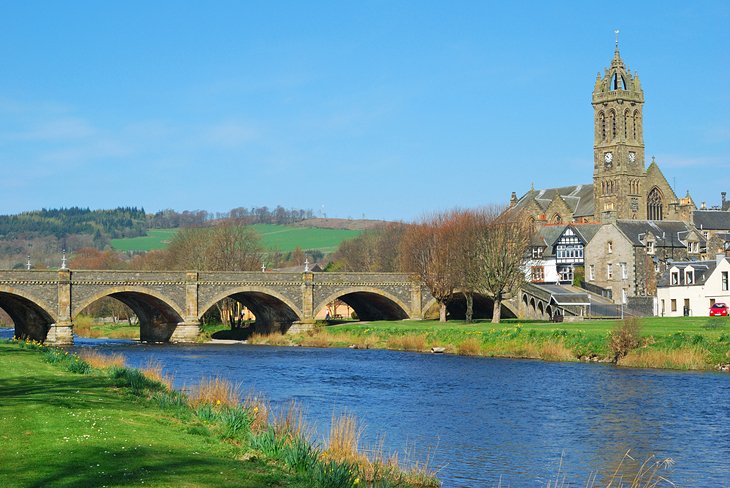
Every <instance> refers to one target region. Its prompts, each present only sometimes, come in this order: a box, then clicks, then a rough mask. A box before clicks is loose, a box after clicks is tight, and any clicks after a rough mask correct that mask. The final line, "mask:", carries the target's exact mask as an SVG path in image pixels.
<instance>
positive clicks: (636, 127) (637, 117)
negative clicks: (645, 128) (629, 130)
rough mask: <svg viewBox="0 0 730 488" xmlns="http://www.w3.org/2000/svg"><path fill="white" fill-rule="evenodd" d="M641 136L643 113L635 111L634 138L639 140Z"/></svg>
mask: <svg viewBox="0 0 730 488" xmlns="http://www.w3.org/2000/svg"><path fill="white" fill-rule="evenodd" d="M640 138H641V115H640V114H639V111H638V110H636V111H634V139H635V140H637V141H638V140H639V139H640Z"/></svg>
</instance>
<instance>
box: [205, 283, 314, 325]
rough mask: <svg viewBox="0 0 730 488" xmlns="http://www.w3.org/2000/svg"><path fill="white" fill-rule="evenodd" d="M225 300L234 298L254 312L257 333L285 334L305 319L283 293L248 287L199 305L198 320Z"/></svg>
mask: <svg viewBox="0 0 730 488" xmlns="http://www.w3.org/2000/svg"><path fill="white" fill-rule="evenodd" d="M224 298H232V299H234V300H236V301H237V302H239V303H241V304H243V305H244V306H245V307H247V308H248V309H249V310H251V312H253V314H254V315H255V316H256V323H255V325H254V328H255V332H260V333H270V332H281V333H284V332H286V331H287V330H288V329H289V327H290V326H291V324H292V323H294V322H297V321H301V320H302V319H303V318H304V314H303V313H302V311H301V309H300V308H299V307H298V306H297V305H296V304H295V303H294V302H293V301H292V300H291V299H289V298H287V297H285V296H284V295H282V294H281V293H278V292H276V291H274V290H272V289H270V288H266V287H263V286H250V285H248V286H240V287H235V288H229V289H227V290H225V291H222V292H220V293H218V294H216V295H214V296H213V297H212V298H210V299H208V300H207V301H206V302H204V303H200V304H198V317H197V318H198V320H200V319H201V318H202V317H203V315H204V314H205V312H207V311H208V310H209V309H210V308H212V307H213V306H214V305H215V304H216V303H218V302H219V301H221V300H223V299H224Z"/></svg>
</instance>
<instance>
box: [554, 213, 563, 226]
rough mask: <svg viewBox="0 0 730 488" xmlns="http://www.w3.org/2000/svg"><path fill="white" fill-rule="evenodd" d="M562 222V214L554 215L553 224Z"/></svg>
mask: <svg viewBox="0 0 730 488" xmlns="http://www.w3.org/2000/svg"><path fill="white" fill-rule="evenodd" d="M562 221H563V219H562V218H561V217H560V214H555V215H553V224H559V223H560V222H562Z"/></svg>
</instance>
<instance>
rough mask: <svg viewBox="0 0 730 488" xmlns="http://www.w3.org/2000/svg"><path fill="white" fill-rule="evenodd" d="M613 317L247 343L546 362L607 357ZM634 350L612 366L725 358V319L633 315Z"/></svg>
mask: <svg viewBox="0 0 730 488" xmlns="http://www.w3.org/2000/svg"><path fill="white" fill-rule="evenodd" d="M620 324H621V322H620V321H584V322H575V323H560V324H553V323H545V322H525V321H517V320H511V321H507V322H504V323H502V324H491V323H489V322H478V323H475V324H465V323H463V322H461V321H451V322H447V323H446V324H442V323H439V322H436V321H414V320H404V321H399V322H369V323H356V324H347V325H337V326H328V327H319V328H318V329H317V330H316V331H313V332H310V333H307V334H298V335H291V336H289V335H286V336H255V337H253V338H252V341H251V342H254V343H263V344H276V345H287V344H291V345H302V346H311V347H351V346H354V347H359V348H378V349H393V350H403V351H415V352H428V351H431V349H432V348H434V347H441V348H444V350H445V352H447V353H452V354H462V355H471V356H487V357H514V358H533V359H545V360H551V361H581V360H582V361H610V360H612V359H613V357H614V353H613V351H612V350H611V348H610V346H609V335H610V333H611V331H612V330H614V329H615V328H616V327H618V326H620ZM640 325H641V328H640V338H639V344H638V347H637V348H636V349H633V350H632V351H631V352H630V353H629V354H628V355H626V356H625V357H623V358H621V359H620V360H619V363H618V364H619V365H624V366H635V367H654V368H670V369H694V370H711V369H719V368H721V367H724V366H726V365H727V364H728V363H730V357H729V355H730V353H729V351H730V319H728V318H725V317H679V318H660V317H648V318H643V319H640Z"/></svg>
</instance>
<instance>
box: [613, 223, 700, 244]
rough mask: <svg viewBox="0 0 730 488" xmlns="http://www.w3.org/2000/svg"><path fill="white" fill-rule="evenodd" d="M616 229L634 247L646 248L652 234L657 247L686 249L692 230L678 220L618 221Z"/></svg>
mask: <svg viewBox="0 0 730 488" xmlns="http://www.w3.org/2000/svg"><path fill="white" fill-rule="evenodd" d="M616 227H618V229H619V230H620V231H621V233H622V234H623V235H625V236H626V237H627V238H628V239H629V241H631V244H633V245H634V246H644V242H645V238H646V234H648V233H651V234H652V235H653V236H654V237H655V238H656V240H655V243H656V246H657V247H685V246H686V241H685V240H686V239H687V235H688V234H689V233H690V229H689V227H688V226H687V224H685V223H684V222H681V221H678V220H617V221H616Z"/></svg>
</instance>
